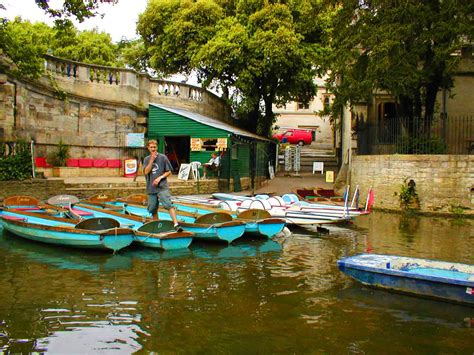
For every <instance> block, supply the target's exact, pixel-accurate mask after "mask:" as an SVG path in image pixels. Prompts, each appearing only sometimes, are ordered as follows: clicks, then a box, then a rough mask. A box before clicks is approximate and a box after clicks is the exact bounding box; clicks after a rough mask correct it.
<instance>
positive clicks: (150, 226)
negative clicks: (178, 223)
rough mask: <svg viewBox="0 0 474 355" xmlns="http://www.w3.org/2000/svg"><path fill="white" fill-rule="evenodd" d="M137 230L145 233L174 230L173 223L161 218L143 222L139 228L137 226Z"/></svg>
mask: <svg viewBox="0 0 474 355" xmlns="http://www.w3.org/2000/svg"><path fill="white" fill-rule="evenodd" d="M138 231H139V232H145V233H154V234H157V233H165V232H170V231H173V232H174V231H175V229H174V224H173V222H172V221H168V220H166V221H162V220H155V221H151V222H148V223H145V224H143V225H142V226H141V227H140V228H138Z"/></svg>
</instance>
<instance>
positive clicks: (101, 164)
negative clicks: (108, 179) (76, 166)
mask: <svg viewBox="0 0 474 355" xmlns="http://www.w3.org/2000/svg"><path fill="white" fill-rule="evenodd" d="M93 164H94V168H105V167H107V160H106V159H94V162H93Z"/></svg>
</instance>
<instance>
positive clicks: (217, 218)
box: [194, 212, 232, 224]
mask: <svg viewBox="0 0 474 355" xmlns="http://www.w3.org/2000/svg"><path fill="white" fill-rule="evenodd" d="M230 221H232V216H231V215H230V214H228V213H225V212H214V213H208V214H203V215H202V216H199V217H198V218H196V221H194V223H197V224H199V223H201V224H214V223H223V222H230Z"/></svg>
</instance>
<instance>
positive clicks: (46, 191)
mask: <svg viewBox="0 0 474 355" xmlns="http://www.w3.org/2000/svg"><path fill="white" fill-rule="evenodd" d="M240 183H241V186H242V189H243V190H248V189H249V188H250V179H249V178H241V179H240ZM169 185H170V190H171V193H172V194H173V195H175V196H177V195H192V194H211V193H214V192H218V191H219V186H218V180H213V179H210V180H205V181H200V182H199V185H198V183H197V182H195V181H191V180H189V181H171V182H169ZM233 186H234V184H233V180H232V179H231V180H230V188H231V191H232V187H233ZM144 192H145V184H144V183H110V184H107V185H104V184H103V183H97V184H94V183H87V184H80V183H79V184H65V183H64V180H63V179H31V180H25V181H0V203H2V202H3V199H4V198H5V197H8V196H15V195H23V196H25V195H26V196H33V197H36V198H37V199H39V200H42V201H45V200H47V199H48V198H49V197H51V196H54V195H62V194H67V195H74V196H77V197H78V198H81V199H82V198H86V197H89V196H93V195H96V194H107V195H109V196H112V197H124V196H127V195H131V194H136V193H144Z"/></svg>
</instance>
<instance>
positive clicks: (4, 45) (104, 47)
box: [0, 18, 123, 78]
mask: <svg viewBox="0 0 474 355" xmlns="http://www.w3.org/2000/svg"><path fill="white" fill-rule="evenodd" d="M0 39H1V41H0V49H1V50H2V51H3V53H5V54H6V55H7V56H8V57H9V58H10V59H11V60H12V62H13V63H14V64H15V66H16V69H15V70H14V71H15V72H16V73H17V74H18V75H21V76H26V77H30V78H38V77H39V76H40V75H41V74H42V73H43V71H44V59H43V55H44V54H46V53H47V52H52V53H53V55H56V56H58V57H61V58H65V59H70V60H76V61H81V62H84V63H89V64H98V65H109V66H123V62H122V61H120V60H119V59H118V55H117V51H118V47H117V46H116V45H115V44H113V43H112V39H111V37H110V35H109V34H107V33H104V32H98V31H97V30H91V31H82V32H80V31H78V30H77V29H76V28H75V27H74V26H73V25H72V24H69V25H67V26H61V27H49V26H48V25H46V24H45V23H41V22H37V23H31V22H30V21H23V20H22V19H21V18H16V19H15V20H14V21H8V22H5V23H4V24H3V28H2V32H1V34H0Z"/></svg>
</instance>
